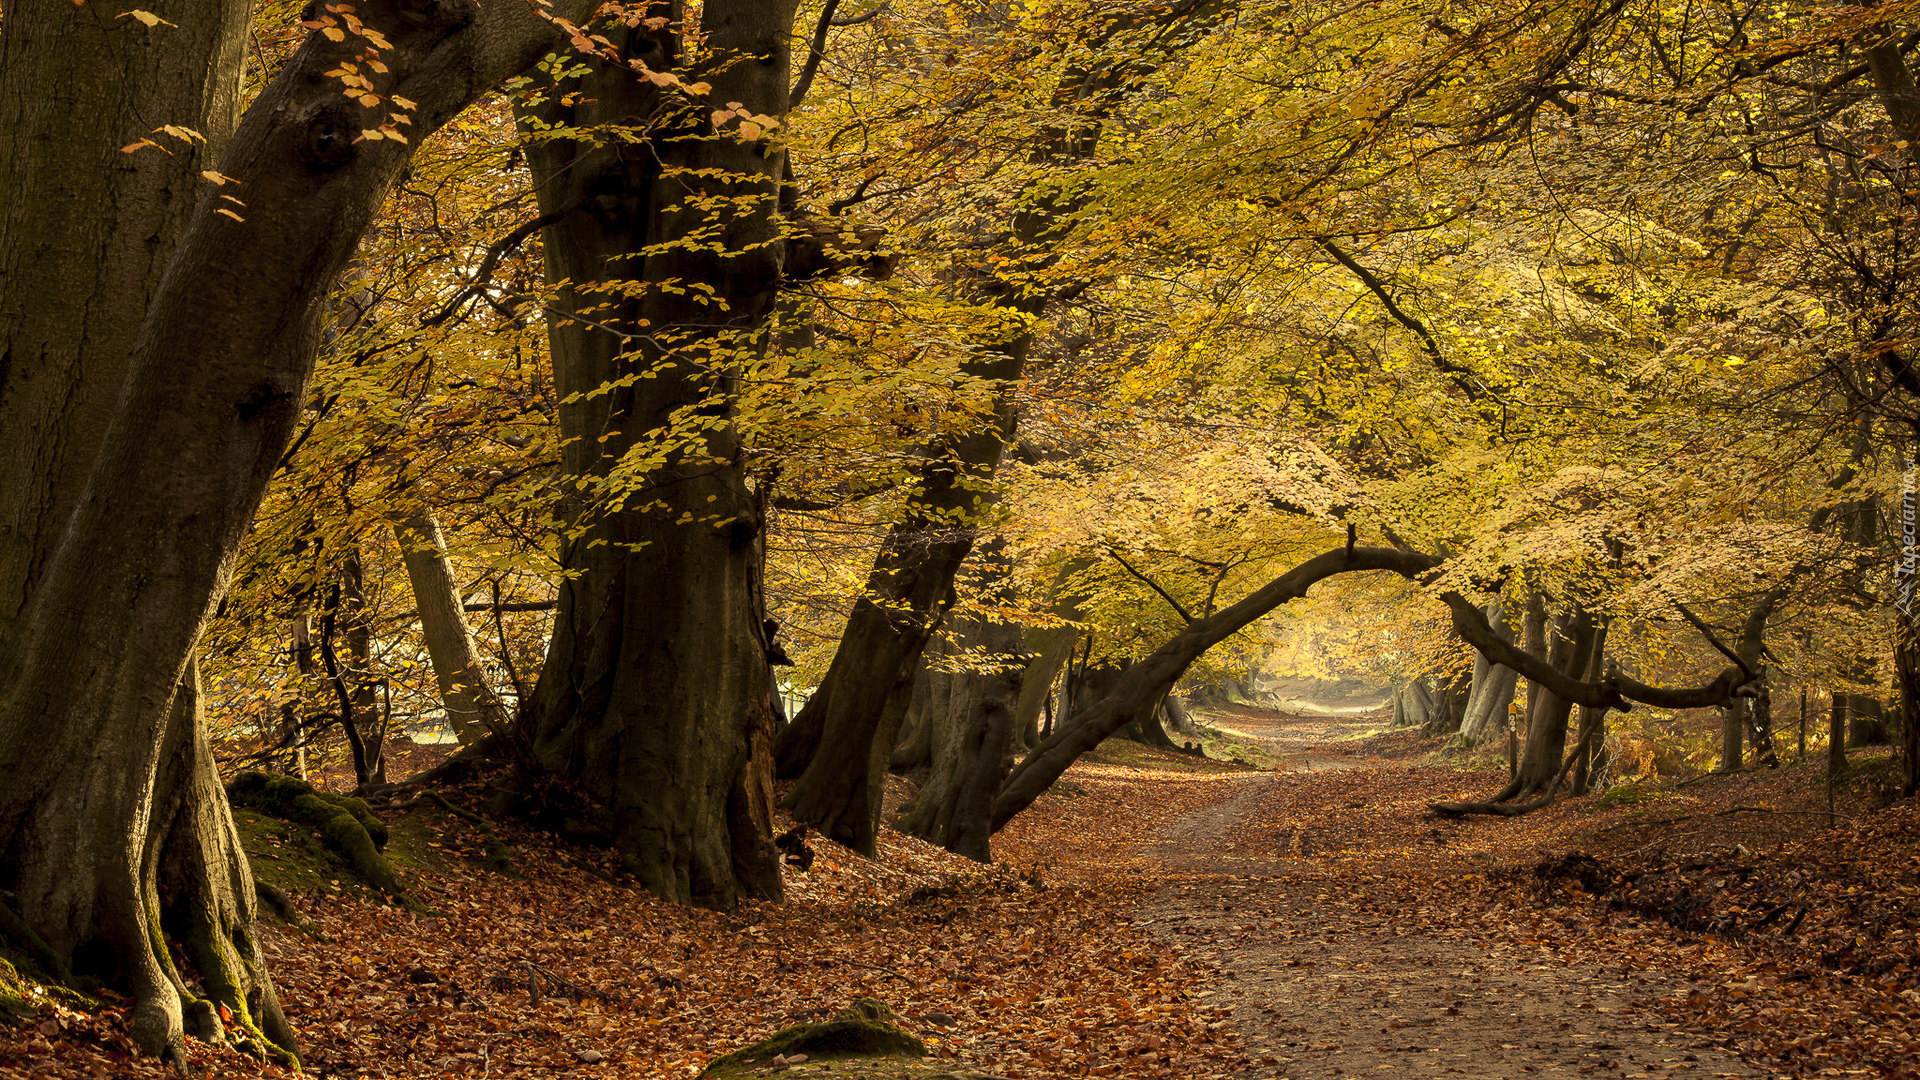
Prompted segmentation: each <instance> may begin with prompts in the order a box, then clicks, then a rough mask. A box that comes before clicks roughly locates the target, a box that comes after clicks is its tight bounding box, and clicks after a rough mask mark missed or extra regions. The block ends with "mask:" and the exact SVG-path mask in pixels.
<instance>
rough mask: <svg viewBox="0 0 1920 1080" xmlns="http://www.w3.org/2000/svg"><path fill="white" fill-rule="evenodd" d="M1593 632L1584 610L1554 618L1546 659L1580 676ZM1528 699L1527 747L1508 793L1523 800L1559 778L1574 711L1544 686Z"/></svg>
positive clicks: (1561, 669)
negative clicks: (1510, 790)
mask: <svg viewBox="0 0 1920 1080" xmlns="http://www.w3.org/2000/svg"><path fill="white" fill-rule="evenodd" d="M1594 632H1595V627H1594V624H1593V617H1592V616H1591V615H1588V614H1587V613H1586V612H1584V611H1577V612H1574V613H1572V614H1569V615H1562V616H1559V617H1558V618H1555V619H1554V620H1553V629H1552V633H1551V634H1550V640H1549V643H1548V646H1547V662H1548V663H1550V664H1552V665H1553V667H1554V670H1556V671H1561V672H1565V673H1566V674H1568V675H1571V676H1573V677H1574V678H1581V677H1583V675H1584V673H1585V672H1586V670H1587V667H1588V664H1589V662H1590V660H1591V656H1592V652H1593V641H1594ZM1528 699H1529V703H1530V707H1529V709H1528V710H1527V750H1526V754H1525V755H1524V756H1522V757H1521V759H1520V775H1519V776H1518V777H1516V778H1515V779H1514V782H1513V785H1511V786H1512V787H1513V789H1514V790H1513V793H1512V794H1511V795H1509V796H1507V798H1508V799H1517V800H1522V801H1524V800H1527V799H1530V798H1533V797H1536V796H1540V795H1544V794H1546V793H1547V791H1548V789H1549V788H1550V787H1551V785H1552V784H1553V783H1554V781H1555V780H1556V779H1558V778H1559V776H1560V766H1561V765H1562V764H1563V763H1564V760H1565V757H1566V752H1567V720H1568V717H1569V715H1570V714H1571V712H1572V710H1573V705H1572V703H1571V702H1569V701H1566V700H1565V699H1563V698H1561V697H1560V696H1559V695H1557V694H1555V693H1554V692H1553V691H1551V690H1548V689H1547V688H1546V687H1544V686H1535V687H1534V688H1533V692H1532V693H1530V694H1529V695H1528ZM1493 801H1495V802H1500V801H1503V800H1502V799H1499V798H1496V799H1494V800H1493Z"/></svg>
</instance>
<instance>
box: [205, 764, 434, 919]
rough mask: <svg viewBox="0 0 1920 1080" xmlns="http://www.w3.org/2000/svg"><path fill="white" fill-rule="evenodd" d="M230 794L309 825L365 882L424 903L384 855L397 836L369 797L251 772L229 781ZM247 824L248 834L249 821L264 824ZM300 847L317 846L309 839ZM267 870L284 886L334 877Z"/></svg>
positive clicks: (268, 876)
mask: <svg viewBox="0 0 1920 1080" xmlns="http://www.w3.org/2000/svg"><path fill="white" fill-rule="evenodd" d="M227 798H228V800H229V801H231V802H232V803H233V805H234V806H236V807H242V808H249V809H253V810H258V811H260V812H261V813H263V814H270V815H273V816H274V817H277V818H281V819H283V820H286V821H289V822H294V823H297V824H300V825H304V826H306V827H307V828H308V829H309V830H311V832H312V834H313V835H314V836H317V837H318V838H319V840H320V841H321V842H322V850H324V851H325V852H326V853H329V854H331V855H333V856H334V857H336V858H337V859H338V860H339V861H341V862H344V863H345V864H346V866H347V867H348V868H350V869H351V870H352V871H353V873H354V874H355V875H356V876H358V877H359V878H360V880H362V881H364V882H366V883H367V884H368V885H371V886H372V887H374V888H375V889H378V890H379V891H380V892H382V893H384V894H385V895H387V896H390V897H392V898H394V899H396V900H398V901H400V902H401V903H403V904H406V905H407V906H409V907H414V908H418V907H419V905H418V903H417V902H415V901H414V900H413V899H412V897H411V896H409V895H408V893H407V889H406V886H405V885H403V884H402V883H401V881H400V878H399V877H398V875H396V874H395V873H394V870H393V865H392V863H390V862H388V861H387V859H386V858H385V857H384V856H383V855H382V854H381V851H382V849H384V848H385V847H386V845H387V841H388V840H389V839H390V837H391V834H390V833H389V832H388V830H387V826H386V824H385V823H383V822H382V821H381V820H380V819H379V818H377V817H375V816H374V814H373V810H372V809H371V808H370V807H368V806H367V804H366V802H365V801H364V800H361V799H356V798H353V797H351V796H347V795H333V794H329V793H327V792H324V791H315V790H314V789H313V786H312V785H310V784H307V783H305V782H304V781H300V780H295V779H293V778H292V777H290V776H268V775H267V774H265V773H261V772H254V771H251V770H250V771H247V772H243V773H241V774H239V775H238V776H235V777H234V778H233V780H232V781H231V782H230V783H228V784H227ZM240 817H241V818H243V819H244V818H246V817H247V815H245V814H242V815H240ZM241 824H242V831H243V833H244V832H246V831H247V830H246V828H245V826H246V825H247V824H254V825H257V824H258V822H257V821H256V822H250V823H249V822H245V821H242V823H241ZM299 847H301V848H310V847H311V845H310V844H306V843H303V844H300V845H299ZM290 854H291V853H290ZM263 861H278V860H263ZM262 869H266V870H267V872H264V873H262V874H261V877H262V879H263V880H265V881H267V882H268V883H269V884H271V885H275V886H278V887H279V888H282V889H286V888H311V887H316V886H317V885H319V884H320V883H321V881H322V880H324V881H326V882H329V883H330V882H331V881H332V880H333V879H332V878H330V877H328V878H324V879H323V878H322V876H321V875H320V874H319V873H311V874H296V875H292V876H295V877H308V878H309V880H307V881H286V880H279V879H278V878H280V875H276V874H274V873H273V872H272V871H271V869H270V868H262Z"/></svg>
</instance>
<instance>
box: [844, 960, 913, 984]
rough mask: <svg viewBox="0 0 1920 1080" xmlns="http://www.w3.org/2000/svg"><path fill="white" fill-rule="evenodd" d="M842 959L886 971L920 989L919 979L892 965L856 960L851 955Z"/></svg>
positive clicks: (864, 966) (845, 961) (849, 962)
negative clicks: (893, 967)
mask: <svg viewBox="0 0 1920 1080" xmlns="http://www.w3.org/2000/svg"><path fill="white" fill-rule="evenodd" d="M840 960H841V961H842V962H843V963H848V964H854V965H857V966H859V967H863V968H872V969H873V970H875V971H881V972H885V973H886V974H888V975H891V976H893V977H894V978H896V979H899V980H900V981H902V982H904V983H906V984H907V985H908V986H911V987H913V988H914V989H915V990H918V989H920V983H919V981H918V980H915V979H913V978H910V977H908V976H906V975H902V974H900V973H899V972H897V971H895V970H893V969H892V968H890V967H881V966H880V965H879V964H869V963H867V962H866V961H865V960H855V959H852V958H851V957H845V956H843V957H840Z"/></svg>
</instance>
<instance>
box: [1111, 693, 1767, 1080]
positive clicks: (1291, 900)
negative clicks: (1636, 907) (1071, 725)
mask: <svg viewBox="0 0 1920 1080" xmlns="http://www.w3.org/2000/svg"><path fill="white" fill-rule="evenodd" d="M1216 719H1218V720H1219V721H1220V722H1222V723H1224V724H1225V725H1226V726H1228V727H1231V728H1232V729H1233V730H1235V731H1237V732H1240V733H1241V734H1244V735H1246V736H1248V737H1249V738H1252V739H1254V740H1257V741H1259V742H1261V743H1262V744H1264V748H1266V749H1268V750H1270V751H1271V752H1273V753H1275V754H1277V755H1279V756H1280V757H1281V759H1282V760H1284V761H1286V762H1287V763H1288V766H1289V768H1287V769H1285V770H1283V771H1281V772H1270V773H1256V774H1251V775H1248V776H1247V777H1245V778H1244V779H1240V780H1236V781H1234V784H1233V788H1232V790H1231V791H1230V793H1229V794H1228V796H1227V798H1225V799H1224V800H1222V801H1219V802H1215V803H1213V804H1211V805H1209V806H1207V807H1205V808H1203V809H1200V810H1197V811H1194V812H1192V813H1190V814H1188V815H1186V816H1185V817H1184V818H1182V819H1180V820H1179V821H1177V822H1176V823H1175V824H1174V825H1173V827H1172V828H1170V829H1169V830H1168V831H1167V832H1166V833H1165V834H1164V835H1163V837H1162V839H1161V841H1160V842H1159V843H1158V845H1157V846H1156V847H1155V849H1154V855H1155V857H1156V859H1157V860H1158V861H1159V862H1160V863H1161V864H1162V866H1164V867H1165V871H1164V872H1165V875H1166V877H1165V881H1166V884H1165V885H1163V886H1162V887H1161V888H1159V889H1158V890H1157V891H1155V892H1154V893H1153V894H1152V895H1151V896H1150V897H1149V898H1148V899H1147V900H1146V901H1145V902H1144V903H1143V904H1142V907H1141V910H1140V912H1139V915H1138V918H1139V919H1140V920H1141V922H1142V923H1143V924H1145V925H1148V926H1149V928H1150V929H1152V930H1153V931H1154V932H1155V933H1156V934H1158V935H1159V936H1161V937H1162V938H1163V939H1164V940H1167V941H1169V942H1171V943H1175V944H1177V945H1179V946H1180V947H1181V949H1182V951H1183V952H1186V953H1187V954H1189V955H1192V956H1195V957H1197V958H1199V959H1203V960H1208V961H1211V962H1213V963H1215V964H1217V965H1218V967H1219V968H1220V969H1221V972H1222V980H1221V983H1220V988H1219V990H1218V991H1217V993H1218V995H1219V996H1217V997H1213V998H1211V1001H1212V1002H1213V1003H1222V998H1224V999H1225V1003H1227V1004H1230V1005H1231V1007H1232V1014H1231V1023H1232V1025H1233V1027H1234V1029H1235V1031H1236V1034H1237V1035H1238V1036H1239V1038H1240V1041H1241V1045H1242V1046H1243V1047H1244V1048H1245V1049H1246V1051H1247V1053H1248V1054H1249V1055H1250V1056H1252V1057H1253V1058H1254V1059H1255V1060H1256V1061H1260V1062H1261V1063H1262V1064H1261V1065H1260V1066H1259V1067H1258V1068H1256V1069H1255V1070H1253V1071H1251V1072H1248V1073H1246V1074H1245V1075H1247V1076H1249V1077H1336V1076H1338V1077H1351V1076H1356V1075H1375V1076H1402V1077H1442V1076H1447V1075H1470V1076H1475V1077H1478V1078H1485V1080H1499V1078H1506V1077H1514V1078H1518V1077H1530V1078H1531V1077H1576V1076H1592V1075H1606V1074H1608V1073H1616V1074H1622V1075H1624V1074H1627V1073H1632V1074H1636V1075H1648V1074H1651V1075H1677V1076H1688V1077H1755V1076H1761V1075H1765V1074H1763V1073H1759V1072H1755V1071H1754V1070H1753V1069H1752V1068H1751V1067H1749V1066H1747V1065H1746V1064H1744V1063H1742V1062H1741V1061H1739V1060H1738V1059H1737V1058H1733V1057H1730V1056H1728V1055H1727V1054H1726V1053H1725V1052H1723V1051H1721V1050H1718V1049H1717V1048H1715V1047H1713V1046H1711V1045H1708V1044H1706V1043H1705V1042H1704V1041H1703V1040H1700V1039H1697V1038H1695V1037H1693V1036H1692V1035H1691V1034H1690V1033H1687V1032H1684V1031H1680V1030H1675V1029H1674V1028H1673V1026H1672V1025H1671V1024H1667V1023H1664V1022H1661V1021H1659V1020H1657V1019H1656V1018H1654V1017H1652V1016H1651V1015H1648V1014H1643V1013H1639V1012H1634V1011H1631V1010H1630V1008H1629V1006H1630V1004H1631V1003H1632V1002H1634V1001H1635V1000H1636V999H1642V998H1647V997H1652V996H1657V995H1661V994H1664V993H1672V992H1673V991H1674V990H1675V989H1676V988H1678V987H1680V986H1681V982H1680V980H1678V979H1677V978H1675V977H1673V976H1670V975H1667V974H1664V973H1661V972H1660V971H1658V969H1657V968H1656V969H1652V970H1647V969H1642V970H1638V971H1634V972H1625V971H1620V970H1614V971H1601V970H1595V969H1587V968H1578V967H1570V966H1567V965H1566V964H1565V963H1564V962H1562V961H1560V960H1559V959H1558V958H1557V957H1556V956H1555V954H1554V953H1553V952H1552V951H1551V950H1549V949H1548V948H1547V947H1546V946H1545V945H1542V944H1538V943H1537V940H1535V939H1533V936H1532V935H1530V934H1529V933H1528V929H1527V927H1526V926H1525V925H1524V924H1523V923H1522V922H1521V920H1522V917H1521V916H1517V915H1515V914H1514V913H1513V912H1511V911H1508V912H1501V911H1500V910H1499V909H1498V908H1490V907H1487V906H1485V905H1482V904H1478V903H1473V902H1469V897H1470V896H1471V895H1477V894H1479V893H1481V891H1482V882H1484V872H1485V870H1486V869H1487V868H1488V867H1489V866H1490V865H1492V864H1493V863H1494V861H1495V858H1496V856H1495V855H1493V854H1492V853H1490V851H1489V849H1488V846H1487V843H1488V841H1489V839H1490V838H1497V837H1498V836H1499V833H1498V831H1497V830H1499V828H1500V826H1502V825H1511V824H1512V823H1511V822H1505V821H1494V822H1477V823H1447V822H1439V821H1434V820H1430V819H1426V818H1424V817H1423V816H1422V815H1421V814H1420V807H1419V803H1420V801H1422V800H1423V799H1424V797H1425V795H1424V793H1423V792H1421V791H1420V790H1419V789H1421V788H1423V787H1425V786H1427V785H1425V784H1423V783H1415V782H1409V781H1411V780H1412V778H1413V777H1414V773H1415V770H1414V769H1412V768H1410V767H1409V766H1407V765H1404V764H1402V763H1400V762H1395V761H1389V760H1385V759H1381V758H1376V757H1371V756H1366V755H1365V754H1364V753H1363V752H1362V751H1361V750H1360V749H1359V747H1360V744H1358V743H1354V742H1346V743H1340V742H1334V741H1331V740H1336V739H1338V738H1340V737H1341V736H1343V735H1345V734H1348V733H1350V732H1352V731H1354V730H1356V729H1358V728H1363V727H1366V726H1369V725H1375V726H1377V725H1378V723H1379V722H1380V721H1379V720H1378V718H1377V717H1375V718H1371V719H1369V718H1359V717H1354V716H1351V715H1339V714H1332V715H1327V714H1321V715H1285V714H1279V713H1262V712H1261V711H1259V710H1253V709H1245V708H1236V709H1233V710H1232V711H1231V715H1230V716H1224V717H1218V718H1216ZM1389 816H1390V817H1391V818H1393V819H1395V822H1396V825H1397V832H1398V834H1399V835H1397V836H1389V835H1384V834H1388V833H1394V832H1396V827H1392V826H1390V827H1385V828H1383V827H1382V824H1383V821H1384V819H1386V818H1387V817H1389ZM1370 817H1371V818H1372V822H1373V824H1372V825H1371V826H1370V825H1369V821H1368V819H1369V818H1370ZM1408 822H1413V823H1414V826H1416V828H1412V829H1411V830H1410V827H1409V826H1408ZM1429 826H1431V827H1429ZM1508 835H1511V833H1509V834H1508ZM1496 842H1497V841H1496ZM1396 844H1398V845H1399V846H1397V847H1396V846H1395V845H1396ZM1510 919H1511V920H1514V921H1507V920H1510Z"/></svg>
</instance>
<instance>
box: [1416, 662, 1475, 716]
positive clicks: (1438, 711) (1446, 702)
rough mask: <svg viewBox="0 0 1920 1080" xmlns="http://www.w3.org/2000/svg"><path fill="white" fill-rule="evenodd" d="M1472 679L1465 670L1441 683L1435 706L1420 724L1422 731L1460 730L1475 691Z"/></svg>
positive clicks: (1434, 702) (1435, 693)
mask: <svg viewBox="0 0 1920 1080" xmlns="http://www.w3.org/2000/svg"><path fill="white" fill-rule="evenodd" d="M1474 655H1476V656H1478V655H1479V654H1478V653H1475V654H1474ZM1471 680H1472V675H1471V673H1470V672H1466V671H1463V672H1461V673H1460V674H1458V675H1456V676H1454V678H1453V679H1451V680H1449V681H1447V682H1443V683H1440V685H1439V688H1438V689H1437V690H1436V691H1435V692H1434V695H1433V707H1432V708H1431V709H1430V710H1428V712H1427V722H1426V723H1424V724H1421V725H1420V730H1421V732H1422V733H1424V734H1427V735H1451V734H1453V733H1454V732H1456V731H1459V730H1460V725H1461V724H1462V723H1464V722H1465V720H1466V711H1467V699H1468V698H1469V697H1470V696H1471V694H1472V692H1473V684H1472V681H1471Z"/></svg>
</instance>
